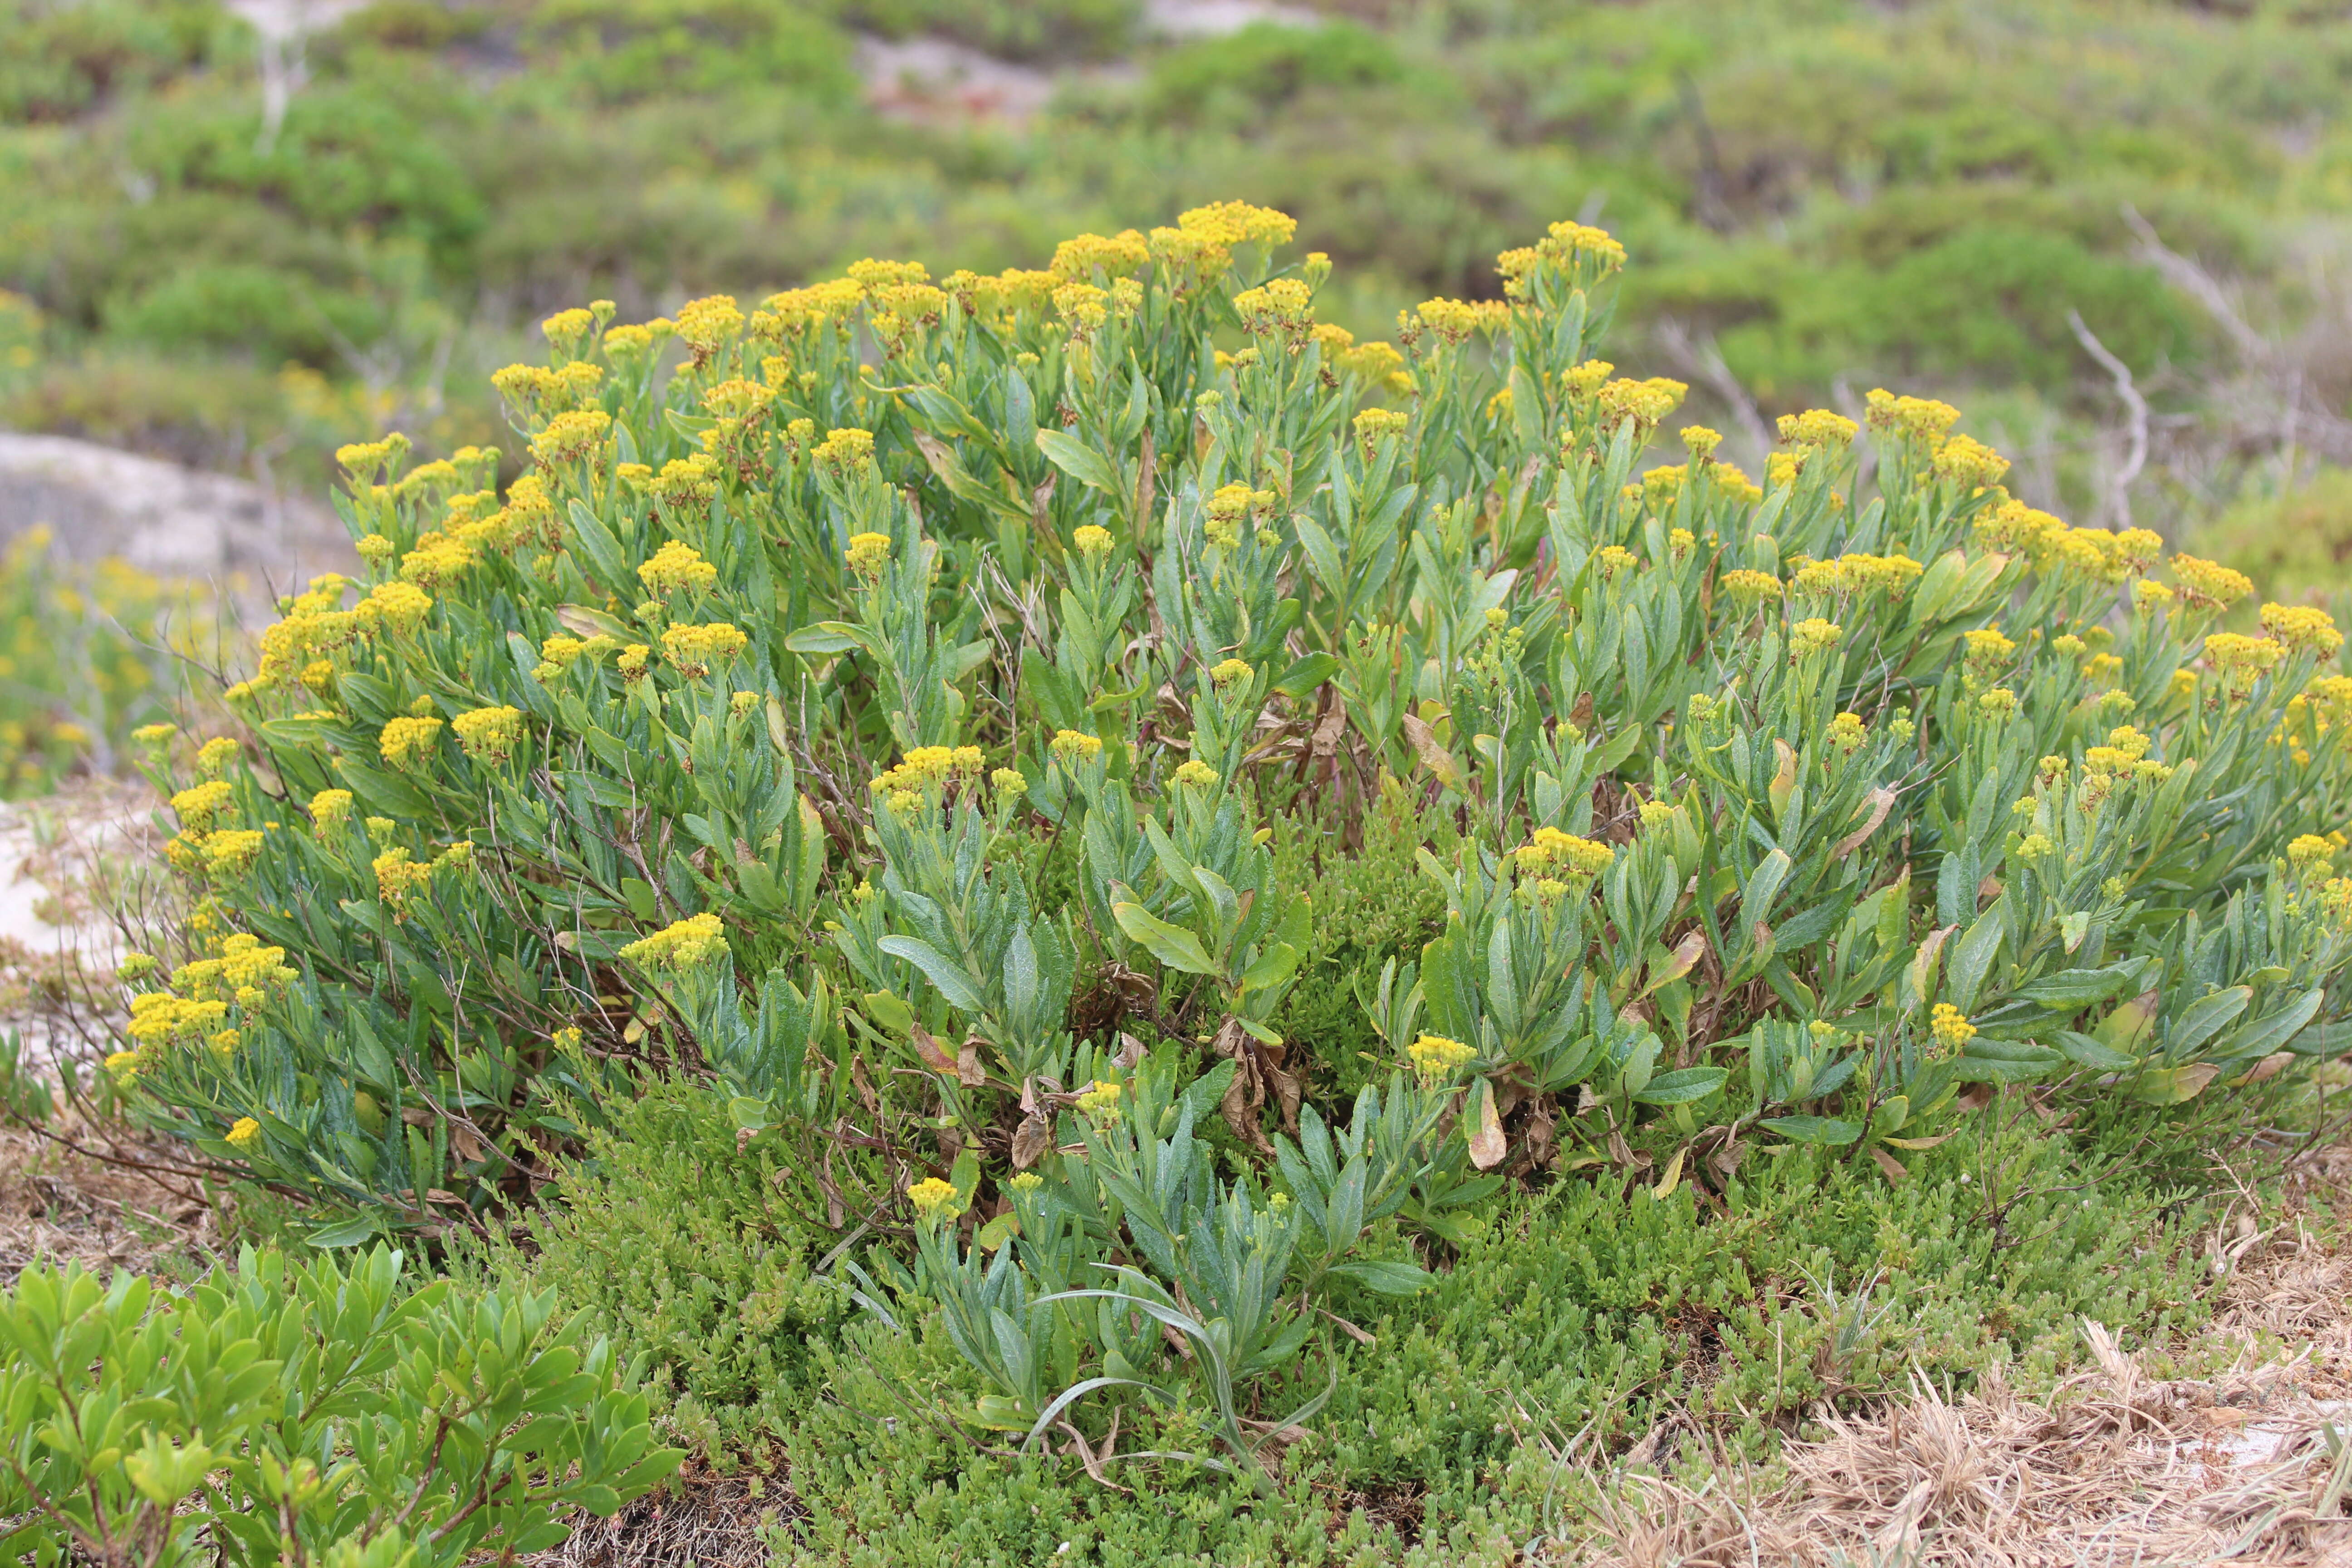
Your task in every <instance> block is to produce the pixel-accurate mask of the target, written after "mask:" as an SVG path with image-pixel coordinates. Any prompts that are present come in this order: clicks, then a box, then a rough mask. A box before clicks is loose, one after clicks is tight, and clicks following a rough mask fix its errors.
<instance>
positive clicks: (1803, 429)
mask: <svg viewBox="0 0 2352 1568" xmlns="http://www.w3.org/2000/svg"><path fill="white" fill-rule="evenodd" d="M1861 428H1862V426H1859V425H1856V424H1855V423H1854V422H1853V420H1851V419H1849V418H1847V417H1846V416H1844V415H1843V414H1833V413H1832V412H1831V411H1830V410H1828V409H1826V408H1808V409H1806V410H1805V411H1804V412H1803V413H1802V414H1783V415H1782V416H1780V439H1781V440H1782V441H1783V442H1784V443H1786V444H1787V445H1789V446H1791V447H1821V448H1828V447H1851V446H1853V437H1854V435H1855V433H1856V432H1858V431H1859V430H1860V429H1861Z"/></svg>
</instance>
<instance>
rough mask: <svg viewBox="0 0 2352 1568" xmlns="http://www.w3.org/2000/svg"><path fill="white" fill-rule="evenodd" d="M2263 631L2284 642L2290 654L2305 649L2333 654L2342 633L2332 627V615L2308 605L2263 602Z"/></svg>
mask: <svg viewBox="0 0 2352 1568" xmlns="http://www.w3.org/2000/svg"><path fill="white" fill-rule="evenodd" d="M2263 630H2264V631H2266V632H2268V633H2270V634H2271V636H2273V637H2276V638H2277V639H2278V640H2279V641H2280V642H2281V643H2283V644H2284V645H2285V647H2286V648H2287V650H2288V651H2289V652H2291V653H2300V652H2302V651H2303V650H2304V649H2305V648H2315V649H2317V650H2318V651H2319V652H2321V653H2334V652H2335V651H2336V649H2337V648H2339V647H2343V646H2344V634H2343V633H2342V632H2339V631H2337V630H2336V617H2335V616H2331V615H2329V614H2328V613H2327V612H2326V610H2323V609H2320V608H2318V607H2317V606H2316V605H2263Z"/></svg>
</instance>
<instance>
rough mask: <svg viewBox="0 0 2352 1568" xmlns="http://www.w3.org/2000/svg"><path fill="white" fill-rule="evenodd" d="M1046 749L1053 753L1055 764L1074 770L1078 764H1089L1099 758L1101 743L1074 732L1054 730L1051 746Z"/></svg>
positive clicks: (1089, 736) (1095, 737) (1096, 738)
mask: <svg viewBox="0 0 2352 1568" xmlns="http://www.w3.org/2000/svg"><path fill="white" fill-rule="evenodd" d="M1046 749H1047V750H1048V751H1050V752H1053V754H1054V760H1055V762H1057V763H1061V764H1062V765H1063V766H1064V767H1066V768H1075V767H1076V766H1077V765H1078V764H1079V763H1090V762H1093V761H1094V760H1095V759H1096V758H1097V757H1099V756H1101V755H1102V749H1103V743H1102V741H1101V739H1100V738H1099V737H1097V736H1094V735H1087V734H1082V733H1080V732H1079V731H1076V730H1056V731H1054V739H1053V742H1052V744H1051V745H1049V746H1048V747H1047V748H1046Z"/></svg>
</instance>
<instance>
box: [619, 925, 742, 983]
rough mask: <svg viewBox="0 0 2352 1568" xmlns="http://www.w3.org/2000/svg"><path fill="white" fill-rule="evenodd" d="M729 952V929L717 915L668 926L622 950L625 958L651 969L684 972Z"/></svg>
mask: <svg viewBox="0 0 2352 1568" xmlns="http://www.w3.org/2000/svg"><path fill="white" fill-rule="evenodd" d="M726 951H727V928H726V926H725V924H724V923H723V922H721V921H720V920H719V917H718V916H717V915H714V914H710V913H708V912H706V913H703V914H698V915H688V916H687V917H686V919H684V920H682V921H677V922H675V923H673V924H670V925H667V926H664V927H663V928H662V929H661V930H659V931H656V932H654V933H653V934H652V935H651V936H648V937H643V938H640V939H639V940H637V941H635V942H631V943H629V945H628V946H626V947H625V948H623V949H622V950H621V956H622V957H623V958H625V959H627V960H629V961H630V962H631V963H642V964H644V965H645V966H646V968H648V969H670V970H684V969H693V968H696V967H698V966H699V965H700V964H702V963H704V962H705V961H706V960H709V959H711V958H715V957H717V956H718V955H719V954H720V953H723V952H726Z"/></svg>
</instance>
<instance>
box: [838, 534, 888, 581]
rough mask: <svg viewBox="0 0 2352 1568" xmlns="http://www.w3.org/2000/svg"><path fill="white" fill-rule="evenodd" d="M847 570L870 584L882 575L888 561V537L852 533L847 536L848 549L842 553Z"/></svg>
mask: <svg viewBox="0 0 2352 1568" xmlns="http://www.w3.org/2000/svg"><path fill="white" fill-rule="evenodd" d="M842 559H844V560H845V561H846V562H847V563H849V569H850V570H851V571H852V572H855V573H856V574H858V575H859V576H860V577H863V578H866V580H867V581H869V582H871V581H872V580H873V579H875V578H877V577H879V576H880V575H881V574H882V568H883V566H884V565H885V564H886V563H887V562H888V561H889V559H890V536H889V535H888V534H887V533H870V532H869V533H854V534H851V535H850V536H849V548H848V549H846V550H845V551H843V552H842Z"/></svg>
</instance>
